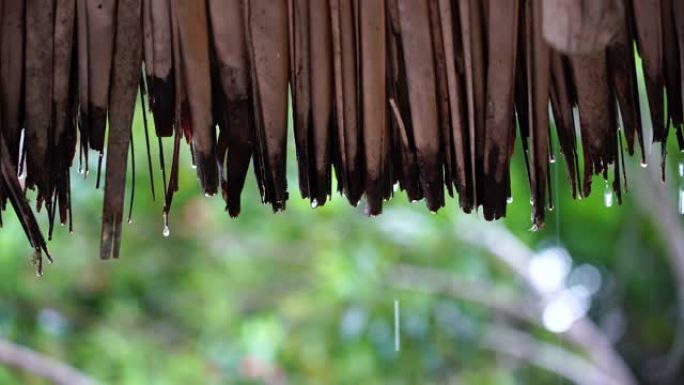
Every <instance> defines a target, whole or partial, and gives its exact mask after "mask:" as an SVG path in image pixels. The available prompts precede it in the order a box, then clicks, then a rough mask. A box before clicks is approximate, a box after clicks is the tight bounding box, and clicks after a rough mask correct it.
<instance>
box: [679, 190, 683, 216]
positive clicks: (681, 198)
mask: <svg viewBox="0 0 684 385" xmlns="http://www.w3.org/2000/svg"><path fill="white" fill-rule="evenodd" d="M678 201H679V214H682V215H684V186H679V199H678Z"/></svg>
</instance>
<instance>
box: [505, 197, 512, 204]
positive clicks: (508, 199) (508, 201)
mask: <svg viewBox="0 0 684 385" xmlns="http://www.w3.org/2000/svg"><path fill="white" fill-rule="evenodd" d="M506 203H508V204H511V203H513V197H512V196H510V197H508V198H506Z"/></svg>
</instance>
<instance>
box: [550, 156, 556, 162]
mask: <svg viewBox="0 0 684 385" xmlns="http://www.w3.org/2000/svg"><path fill="white" fill-rule="evenodd" d="M549 163H551V164H554V163H556V156H555V155H553V154H552V155H551V156H550V157H549Z"/></svg>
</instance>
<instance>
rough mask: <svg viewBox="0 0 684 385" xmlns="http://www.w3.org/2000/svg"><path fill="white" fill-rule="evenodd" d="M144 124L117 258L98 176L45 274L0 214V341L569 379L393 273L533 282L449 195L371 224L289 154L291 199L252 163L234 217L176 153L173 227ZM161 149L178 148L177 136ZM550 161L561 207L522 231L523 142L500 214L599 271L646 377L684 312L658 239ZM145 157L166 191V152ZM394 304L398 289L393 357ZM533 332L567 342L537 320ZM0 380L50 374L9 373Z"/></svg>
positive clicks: (453, 377)
mask: <svg viewBox="0 0 684 385" xmlns="http://www.w3.org/2000/svg"><path fill="white" fill-rule="evenodd" d="M136 119H137V121H136V125H135V132H136V135H135V141H136V149H137V154H136V159H137V166H138V167H137V171H136V175H135V178H136V181H137V199H136V201H135V207H134V217H133V222H132V223H131V224H128V225H125V228H124V239H123V248H122V253H121V259H120V260H118V261H110V262H101V261H99V260H98V251H99V248H98V247H99V231H100V218H101V201H102V191H101V190H95V189H94V185H95V176H94V175H93V174H92V173H91V175H90V176H89V177H88V178H87V179H84V178H83V176H79V175H77V174H76V172H74V178H73V179H74V182H73V189H72V190H73V199H74V215H75V216H74V220H75V233H74V234H69V233H68V231H66V229H65V228H58V229H56V234H55V239H54V240H53V241H52V242H51V243H50V245H49V247H50V249H51V251H52V253H53V255H54V257H55V264H53V265H49V266H46V274H45V276H44V277H42V278H40V279H39V278H36V277H35V275H34V270H33V268H32V267H31V265H30V258H29V253H30V250H29V249H28V247H27V242H26V241H25V238H24V236H23V234H22V231H21V228H20V226H19V224H18V223H17V222H16V220H14V219H13V218H12V217H13V215H12V214H10V213H9V212H8V214H7V215H6V217H7V218H6V222H7V223H6V227H5V228H3V229H2V230H1V231H0V336H1V337H2V338H5V339H8V340H11V341H14V342H17V343H20V344H23V345H25V346H28V347H30V348H32V349H34V350H37V351H39V352H42V353H44V354H47V355H50V356H52V357H55V358H57V359H59V360H61V361H63V362H65V363H68V364H70V365H73V366H74V367H76V368H78V369H80V370H82V371H83V372H85V373H87V374H89V375H91V376H92V377H94V378H96V379H98V380H101V381H102V382H103V383H113V384H261V383H265V384H284V383H288V384H350V385H351V384H370V385H372V384H474V385H479V384H482V385H485V384H497V385H500V384H503V385H505V384H562V383H565V382H564V381H563V380H562V379H560V378H559V377H558V376H557V375H555V374H552V373H548V372H545V371H542V370H540V369H537V368H533V367H532V366H530V365H528V364H526V363H525V362H519V361H516V360H513V359H508V358H505V357H502V356H499V355H497V354H494V353H492V352H490V351H487V350H484V349H482V348H481V347H480V345H479V342H478V341H479V336H480V335H481V334H482V332H483V330H486V328H487V325H488V324H490V323H491V322H493V321H496V319H497V316H496V315H494V314H492V313H491V312H489V311H487V310H486V309H484V308H482V307H479V306H477V305H473V304H469V303H464V302H460V301H456V300H454V299H451V298H448V297H446V296H440V295H431V294H425V293H422V292H419V291H409V290H402V289H398V288H396V287H392V286H391V285H388V284H387V279H386V278H387V274H388V273H389V271H391V268H392V267H394V266H396V265H398V264H411V265H417V266H429V267H431V268H435V269H439V270H440V271H442V272H446V273H448V274H451V275H452V276H453V279H454V281H455V282H458V281H459V280H462V279H470V280H473V279H474V280H482V281H486V282H490V283H493V284H494V285H495V287H497V288H503V289H505V290H507V291H510V292H512V293H520V292H523V291H524V288H523V286H524V285H522V283H521V282H520V280H519V279H517V278H516V277H515V276H514V275H513V274H511V273H510V272H509V271H508V270H507V269H506V268H505V267H504V266H503V265H501V263H499V262H498V261H497V260H496V259H495V258H493V257H492V256H490V255H488V254H487V253H486V252H485V251H483V250H482V249H480V248H478V247H474V246H473V245H469V244H465V243H463V242H462V241H460V240H459V238H458V237H457V236H456V235H457V234H458V232H459V231H460V229H459V227H458V225H457V224H456V219H457V218H458V217H459V216H461V215H464V214H462V213H461V212H460V210H459V209H458V207H457V204H456V203H455V202H454V201H453V200H452V201H450V202H449V203H448V205H447V207H446V208H444V209H443V210H441V211H440V212H439V213H438V214H436V215H432V214H430V213H429V212H428V211H427V210H426V209H425V208H424V206H423V204H422V203H414V204H409V203H407V201H406V198H405V196H404V195H403V194H402V193H397V196H396V197H395V198H394V199H393V200H392V201H391V202H389V203H388V204H387V206H386V209H385V213H384V214H383V215H382V216H380V217H375V218H369V217H366V216H365V215H364V214H363V207H361V206H363V205H360V207H359V208H353V207H351V206H349V205H348V204H347V203H346V201H345V200H344V198H342V197H340V196H339V195H335V196H334V197H333V200H332V202H330V203H329V204H327V205H326V206H324V207H321V208H317V209H315V210H312V209H311V208H310V207H309V204H308V202H307V201H304V200H302V199H300V197H299V195H298V192H297V191H296V186H297V183H296V167H295V164H294V157H293V156H291V157H290V163H289V164H288V169H289V174H290V181H291V182H290V186H291V187H290V194H291V198H290V201H289V202H288V209H287V211H286V212H284V213H280V214H273V213H272V212H271V210H270V208H269V207H267V206H262V205H261V204H260V203H259V196H258V191H257V190H256V187H255V183H254V178H253V176H252V175H250V177H249V178H248V186H247V188H246V190H245V192H244V193H243V210H242V214H241V216H240V217H239V218H238V219H230V218H229V217H228V215H227V213H225V212H224V210H223V208H224V207H223V203H222V201H221V199H220V198H219V197H214V198H206V197H204V196H202V195H201V194H200V191H199V188H198V185H197V181H196V178H195V176H194V173H193V169H192V168H191V167H190V160H189V158H188V154H187V153H185V152H184V153H183V159H182V160H181V164H182V166H183V167H181V177H180V183H181V190H180V192H178V194H177V196H176V198H175V201H174V205H173V209H172V213H171V216H170V229H171V235H170V237H168V238H165V237H163V236H162V215H161V206H162V204H161V202H160V200H159V199H157V201H156V202H153V201H152V199H151V196H150V193H149V187H148V186H149V178H148V175H147V170H146V156H145V154H144V150H143V149H144V136H143V134H142V125H141V124H140V119H141V117H140V114H137V116H136ZM290 142H292V141H290ZM165 146H166V147H167V152H166V155H167V157H168V156H169V154H170V147H171V143H170V141H168V140H167V141H166V143H165ZM153 149H156V146H155V145H153ZM556 150H557V149H556ZM516 151H518V149H516ZM557 157H558V161H557V162H556V163H555V164H554V165H552V166H551V167H552V171H551V174H552V177H553V186H554V190H555V191H554V194H555V195H554V199H555V210H554V211H552V212H549V216H548V219H547V226H546V227H545V228H544V229H543V230H542V231H539V232H531V231H528V229H529V227H530V205H529V203H528V199H529V198H528V197H529V193H528V188H527V184H526V183H527V182H526V176H525V171H524V166H523V163H522V161H521V159H520V154H519V151H518V154H516V158H515V162H514V165H513V169H514V175H513V195H514V202H513V203H512V204H511V205H509V215H508V217H507V218H506V219H505V220H504V221H503V223H504V224H505V226H506V227H507V228H508V229H510V231H512V232H513V233H514V234H516V235H517V236H518V237H519V238H520V239H522V240H523V241H524V242H525V243H527V244H528V245H530V247H532V248H533V249H535V250H540V249H542V248H545V247H548V246H554V245H561V246H563V247H566V248H567V249H568V250H569V252H570V254H571V255H572V256H573V263H574V264H575V265H579V264H582V263H590V264H592V265H594V266H596V267H598V269H599V270H600V271H601V273H602V276H603V286H602V288H601V290H600V292H599V293H598V294H597V295H596V297H595V298H594V301H593V302H592V307H591V309H590V315H591V317H592V318H593V319H594V321H595V322H596V323H597V324H598V325H599V326H601V327H603V328H604V329H605V330H606V333H609V334H610V333H614V334H616V335H615V339H616V341H617V346H618V349H619V351H620V352H621V354H623V355H624V357H626V359H627V361H628V363H629V364H630V365H631V367H632V369H633V371H634V372H635V373H636V374H637V375H638V376H640V378H641V379H642V380H643V381H646V380H645V377H644V376H642V375H641V374H640V373H644V371H645V370H646V369H645V366H647V365H648V363H649V362H650V361H651V360H653V359H655V358H658V357H660V356H661V355H663V354H665V353H666V352H667V350H668V349H669V346H670V343H671V340H672V338H673V334H674V327H673V325H674V323H675V321H676V311H677V310H676V309H677V305H676V295H675V292H674V282H673V277H672V274H671V270H672V268H671V267H670V265H669V262H668V259H667V256H666V255H667V254H666V250H665V249H664V248H663V242H662V239H661V237H660V234H658V233H657V232H656V231H655V230H654V227H653V223H652V219H651V217H650V216H649V215H648V213H647V212H645V211H643V210H642V209H640V208H639V206H638V205H637V204H636V203H637V202H635V201H634V199H637V196H636V195H635V194H627V196H626V199H625V202H624V204H623V206H622V207H613V208H605V207H603V203H602V202H603V198H602V192H603V190H602V187H603V182H602V181H601V180H600V179H597V180H596V181H595V183H594V186H595V188H594V189H595V191H594V192H593V194H592V196H591V197H590V198H589V199H584V200H580V201H573V200H572V199H571V198H570V196H569V193H568V189H567V182H566V179H567V178H566V172H565V169H564V167H565V165H564V163H563V159H562V158H561V156H560V155H557ZM153 161H154V164H155V182H156V187H157V197H158V198H159V196H160V186H161V180H160V172H159V171H158V158H157V153H156V151H153ZM167 161H168V159H167ZM91 169H94V168H93V167H91ZM644 172H645V171H643V170H641V169H639V168H638V167H637V168H636V169H635V170H634V172H632V173H631V175H630V182H632V183H637V182H635V181H636V180H637V179H644V175H639V173H644ZM129 177H130V175H129ZM633 181H634V182H633ZM675 184H676V183H675ZM673 210H676V207H673ZM42 216H44V214H42ZM43 219H44V218H43ZM394 299H399V300H400V301H401V322H402V329H401V338H402V348H401V350H400V351H399V352H395V351H394V330H393V325H394V320H393V302H394ZM616 319H617V321H615V320H616ZM616 322H617V324H616ZM616 325H617V326H616ZM535 333H537V334H538V335H539V336H540V338H542V339H545V340H547V341H550V342H557V341H558V340H557V338H556V337H555V336H553V335H551V334H549V333H548V332H545V331H543V330H538V331H536V332H535ZM0 383H1V384H14V383H16V384H19V383H21V384H41V383H42V382H41V380H39V379H36V378H35V377H32V376H31V375H28V374H24V373H18V372H15V371H12V370H9V369H1V368H0Z"/></svg>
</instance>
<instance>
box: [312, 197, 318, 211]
mask: <svg viewBox="0 0 684 385" xmlns="http://www.w3.org/2000/svg"><path fill="white" fill-rule="evenodd" d="M316 207H318V199H316V198H314V199H313V200H312V201H311V208H312V209H315V208H316Z"/></svg>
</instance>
